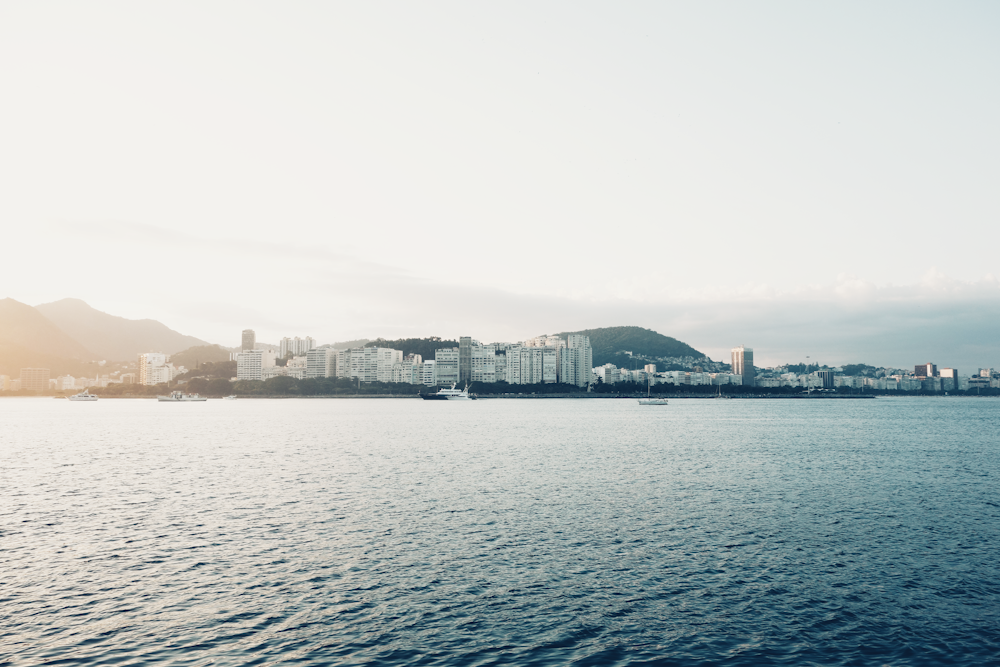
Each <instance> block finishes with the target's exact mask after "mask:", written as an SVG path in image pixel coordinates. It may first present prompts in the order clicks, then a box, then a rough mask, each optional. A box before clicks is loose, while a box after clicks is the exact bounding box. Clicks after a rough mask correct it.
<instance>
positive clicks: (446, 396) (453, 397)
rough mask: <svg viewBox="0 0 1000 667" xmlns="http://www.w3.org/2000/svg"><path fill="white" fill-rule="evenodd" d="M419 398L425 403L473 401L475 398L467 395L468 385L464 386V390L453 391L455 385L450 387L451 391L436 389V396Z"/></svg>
mask: <svg viewBox="0 0 1000 667" xmlns="http://www.w3.org/2000/svg"><path fill="white" fill-rule="evenodd" d="M420 398H422V399H424V400H425V401H474V400H476V397H475V396H473V395H471V394H470V393H469V385H465V389H455V383H454V382H453V383H452V385H451V389H445V388H443V387H442V388H441V389H438V392H437V393H436V394H420Z"/></svg>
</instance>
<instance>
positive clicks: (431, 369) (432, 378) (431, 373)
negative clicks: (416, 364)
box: [420, 359, 437, 387]
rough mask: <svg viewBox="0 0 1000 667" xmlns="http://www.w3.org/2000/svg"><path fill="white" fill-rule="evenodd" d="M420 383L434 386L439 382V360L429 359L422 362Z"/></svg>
mask: <svg viewBox="0 0 1000 667" xmlns="http://www.w3.org/2000/svg"><path fill="white" fill-rule="evenodd" d="M420 384H422V385H426V386H428V387H433V386H435V385H436V384H437V362H436V361H435V360H433V359H428V360H427V361H425V362H424V363H422V364H420Z"/></svg>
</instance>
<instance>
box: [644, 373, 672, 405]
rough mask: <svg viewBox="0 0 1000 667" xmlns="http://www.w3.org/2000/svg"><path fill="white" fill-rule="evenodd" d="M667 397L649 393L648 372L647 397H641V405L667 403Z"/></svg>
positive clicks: (647, 380)
mask: <svg viewBox="0 0 1000 667" xmlns="http://www.w3.org/2000/svg"><path fill="white" fill-rule="evenodd" d="M666 404H667V399H665V398H653V397H652V396H650V395H649V373H647V374H646V398H640V399H639V405H666Z"/></svg>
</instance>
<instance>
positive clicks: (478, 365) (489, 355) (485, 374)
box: [459, 345, 497, 384]
mask: <svg viewBox="0 0 1000 667" xmlns="http://www.w3.org/2000/svg"><path fill="white" fill-rule="evenodd" d="M459 352H461V350H459ZM496 360H497V351H496V347H494V346H493V345H473V346H472V381H473V382H486V383H490V384H492V383H494V382H496V381H497V364H496Z"/></svg>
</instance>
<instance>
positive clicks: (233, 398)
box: [225, 394, 236, 401]
mask: <svg viewBox="0 0 1000 667" xmlns="http://www.w3.org/2000/svg"><path fill="white" fill-rule="evenodd" d="M225 400H227V401H235V400H236V394H232V395H231V396H226V397H225Z"/></svg>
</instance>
